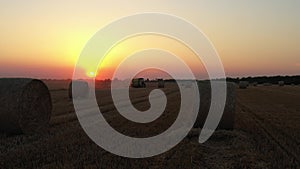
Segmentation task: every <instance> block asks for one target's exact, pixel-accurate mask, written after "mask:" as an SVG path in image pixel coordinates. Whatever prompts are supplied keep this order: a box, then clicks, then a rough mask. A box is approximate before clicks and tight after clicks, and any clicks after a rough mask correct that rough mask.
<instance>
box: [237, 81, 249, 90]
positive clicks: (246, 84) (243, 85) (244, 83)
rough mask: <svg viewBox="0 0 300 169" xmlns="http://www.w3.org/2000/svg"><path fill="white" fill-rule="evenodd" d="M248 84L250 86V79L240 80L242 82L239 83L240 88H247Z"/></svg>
mask: <svg viewBox="0 0 300 169" xmlns="http://www.w3.org/2000/svg"><path fill="white" fill-rule="evenodd" d="M248 86H249V82H248V81H240V83H239V88H240V89H247V87H248Z"/></svg>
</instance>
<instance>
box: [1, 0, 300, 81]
mask: <svg viewBox="0 0 300 169" xmlns="http://www.w3.org/2000/svg"><path fill="white" fill-rule="evenodd" d="M299 9H300V1H299V0H285V1H283V0H264V1H261V0H248V1H238V0H217V1H213V2H212V1H209V0H206V1H202V0H195V1H182V0H165V1H162V0H151V1H146V0H145V1H141V0H132V1H122V0H118V1H117V0H111V1H95V0H90V1H83V0H82V1H79V0H78V1H77V0H65V1H58V0H43V1H40V0H27V1H17V0H1V1H0V20H1V22H0V30H1V31H0V37H1V39H0V77H34V78H52V79H54V78H58V79H61V78H64V79H66V78H71V77H72V73H73V68H74V65H75V64H76V61H77V58H78V56H79V55H80V52H81V50H82V49H83V47H84V45H85V44H86V42H87V41H88V40H89V39H90V38H91V37H92V36H93V35H94V34H95V33H96V32H97V31H98V30H99V29H101V28H102V27H103V26H105V25H107V24H109V23H110V22H112V21H113V20H116V19H118V18H121V17H124V16H128V15H133V14H136V13H141V12H161V13H167V14H172V15H176V16H179V17H181V18H184V19H186V20H188V21H189V22H191V23H193V24H194V25H196V26H197V27H198V28H199V29H201V30H202V31H203V32H204V33H205V34H206V36H207V37H208V38H209V39H210V41H211V42H212V43H213V45H214V46H215V48H216V49H217V51H218V53H219V55H220V58H221V60H222V62H223V65H224V68H225V73H226V75H227V76H232V77H237V76H256V75H296V74H300V46H299V44H300V10H299ZM120 31H122V30H121V29H120ZM141 42H142V43H141ZM157 42H160V43H157ZM145 44H147V45H145ZM149 44H150V45H149ZM145 47H161V48H168V49H169V50H171V51H174V53H176V54H178V55H179V56H180V57H181V58H182V59H183V60H185V61H186V62H188V64H189V65H191V67H192V69H193V70H194V71H195V72H197V71H199V72H198V74H197V75H199V78H201V75H202V73H201V71H202V68H200V67H201V63H200V64H195V62H194V61H193V60H192V59H191V58H190V56H191V55H193V53H191V51H189V50H188V49H185V48H184V47H182V46H181V44H180V43H178V42H176V41H174V40H170V39H166V38H163V37H156V36H145V37H135V38H132V39H129V40H128V41H127V42H124V43H121V44H120V46H116V48H115V49H114V50H112V51H111V52H110V53H109V54H108V55H107V57H106V60H105V62H104V63H103V65H102V67H101V68H102V71H100V72H101V73H99V74H98V78H106V77H109V76H111V74H112V73H113V71H114V67H115V66H116V65H117V64H118V63H119V62H120V61H121V58H124V57H125V56H127V55H128V54H130V53H132V52H133V51H134V50H138V49H142V48H145ZM179 49H180V50H179ZM170 64H171V65H170V68H172V67H173V69H174V70H176V66H174V65H172V63H170ZM133 65H134V64H133ZM198 66H199V67H198ZM100 70H101V69H100ZM88 73H89V72H87V75H88Z"/></svg>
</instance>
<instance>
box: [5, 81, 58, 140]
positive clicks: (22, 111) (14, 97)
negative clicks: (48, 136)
mask: <svg viewBox="0 0 300 169" xmlns="http://www.w3.org/2000/svg"><path fill="white" fill-rule="evenodd" d="M0 102H1V105H0V132H3V133H7V134H21V133H24V134H31V133H42V132H44V131H45V129H46V128H47V127H48V124H49V120H50V116H51V111H52V102H51V96H50V93H49V90H48V87H47V86H46V85H45V84H44V83H43V82H42V81H40V80H36V79H27V78H1V79H0Z"/></svg>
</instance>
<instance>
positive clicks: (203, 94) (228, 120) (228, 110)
mask: <svg viewBox="0 0 300 169" xmlns="http://www.w3.org/2000/svg"><path fill="white" fill-rule="evenodd" d="M198 85H199V91H200V109H199V114H198V117H197V120H196V123H195V125H194V128H202V127H203V125H204V123H205V121H206V117H207V115H208V112H209V108H210V104H211V86H210V83H209V82H199V83H198ZM235 106H236V86H235V83H227V96H226V104H225V108H224V112H223V116H222V119H221V121H220V123H219V125H218V128H217V129H228V130H231V129H233V128H234V116H235Z"/></svg>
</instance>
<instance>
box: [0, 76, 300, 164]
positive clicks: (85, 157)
mask: <svg viewBox="0 0 300 169" xmlns="http://www.w3.org/2000/svg"><path fill="white" fill-rule="evenodd" d="M47 84H48V86H49V88H50V91H51V97H52V103H53V112H52V117H51V120H50V128H49V129H48V131H47V132H45V133H44V134H42V135H35V134H32V135H18V136H7V135H4V134H2V135H0V168H105V169H106V168H113V169H118V168H120V169H124V168H130V169H131V168H133V169H135V168H136V169H140V168H151V169H155V168H186V169H189V168H295V169H296V168H300V161H299V160H300V159H299V156H300V150H299V140H300V123H299V121H300V114H299V112H300V105H299V103H298V102H299V99H300V88H299V87H297V86H294V87H293V86H283V87H279V86H258V87H248V89H247V90H242V89H237V91H236V95H237V106H236V113H235V118H234V129H233V130H218V131H216V132H215V133H214V135H213V136H212V137H211V138H210V139H209V140H208V141H207V142H205V143H204V144H199V143H198V138H197V135H190V136H188V137H186V138H185V139H184V140H183V141H182V142H181V143H180V144H178V145H177V146H176V147H174V148H173V149H171V150H169V151H168V152H165V153H163V154H161V155H158V156H154V157H151V158H146V159H129V158H123V157H119V156H116V155H113V154H111V153H109V152H107V151H105V150H103V149H102V148H100V147H98V146H97V145H96V144H95V143H93V142H92V141H91V140H90V139H89V137H88V136H87V135H86V134H85V133H84V131H83V130H82V128H81V126H80V124H79V122H78V120H77V117H76V114H75V113H74V108H73V104H72V100H70V99H69V98H68V90H67V86H68V82H66V84H63V85H62V83H59V84H51V82H49V83H47ZM61 85H62V86H61ZM149 86H150V87H149ZM154 88H157V85H155V84H153V85H147V88H146V89H131V90H130V97H131V101H132V103H133V105H134V106H135V107H136V108H137V109H139V110H146V109H148V108H149V106H150V104H149V102H148V94H149V92H150V91H151V90H152V89H154ZM58 89H59V90H58ZM162 90H163V91H164V92H165V93H166V94H167V98H168V103H167V109H166V111H165V112H164V113H163V115H162V116H161V117H160V118H158V119H157V120H155V121H154V122H151V123H149V124H144V125H142V124H137V123H133V122H130V121H128V120H127V119H125V118H124V117H122V116H120V115H119V114H118V112H117V111H116V109H115V107H114V105H113V104H112V100H111V96H110V91H109V90H108V89H97V91H96V95H97V98H98V104H99V106H100V109H101V112H102V113H103V115H104V117H105V118H106V120H107V121H108V122H109V123H110V125H111V126H113V127H114V128H115V129H116V130H118V131H119V132H121V133H124V134H126V135H129V136H135V137H146V136H153V135H156V134H158V133H161V132H162V131H164V130H165V129H167V128H168V127H169V126H170V125H171V124H172V123H173V122H174V120H175V119H176V116H177V113H178V107H179V106H180V104H178V102H179V100H180V93H178V90H177V87H176V85H174V84H171V83H165V88H162ZM87 108H88V107H87Z"/></svg>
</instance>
